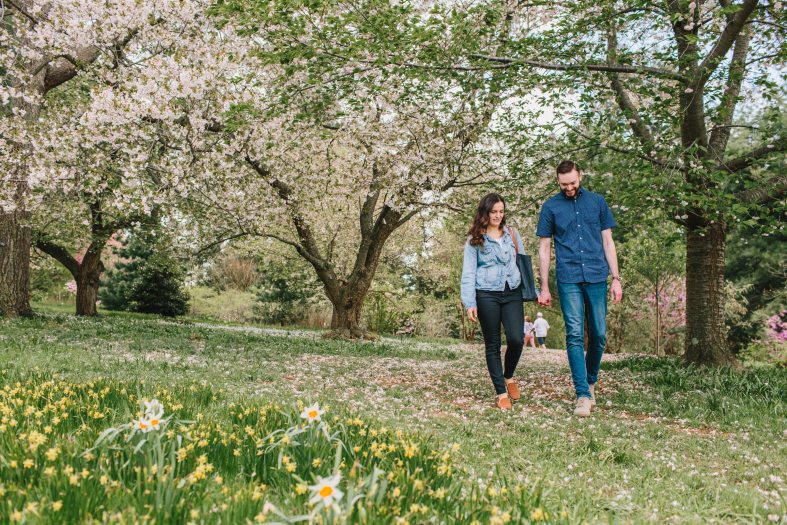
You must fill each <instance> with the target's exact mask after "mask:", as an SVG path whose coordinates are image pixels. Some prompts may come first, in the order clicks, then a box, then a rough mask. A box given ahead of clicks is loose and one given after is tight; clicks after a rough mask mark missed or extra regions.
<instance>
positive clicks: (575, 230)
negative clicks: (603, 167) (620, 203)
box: [536, 188, 617, 283]
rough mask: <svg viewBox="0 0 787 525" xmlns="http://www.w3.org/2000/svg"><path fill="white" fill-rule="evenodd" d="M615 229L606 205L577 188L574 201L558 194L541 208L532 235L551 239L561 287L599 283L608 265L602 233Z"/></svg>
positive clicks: (605, 277)
mask: <svg viewBox="0 0 787 525" xmlns="http://www.w3.org/2000/svg"><path fill="white" fill-rule="evenodd" d="M615 226H617V223H615V219H614V217H612V210H610V209H609V206H608V205H607V201H605V200H604V197H602V196H601V195H599V194H598V193H593V192H592V191H589V190H586V189H584V188H580V189H579V191H578V192H577V196H576V197H574V198H568V197H566V196H565V195H564V194H563V192H562V191H561V192H560V193H558V194H557V195H555V196H553V197H551V198H550V199H549V200H548V201H546V202H545V203H544V205H543V206H542V207H541V215H540V217H539V218H538V227H537V228H536V235H538V236H539V237H554V239H555V259H556V261H557V263H556V265H557V280H558V282H561V283H600V282H603V281H606V280H607V276H608V275H609V265H608V264H607V258H606V257H605V256H604V246H603V243H602V241H601V232H602V230H607V229H609V228H614V227H615Z"/></svg>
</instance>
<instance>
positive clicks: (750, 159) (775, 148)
mask: <svg viewBox="0 0 787 525" xmlns="http://www.w3.org/2000/svg"><path fill="white" fill-rule="evenodd" d="M784 151H787V136H782V137H780V138H779V139H778V140H775V141H773V142H771V143H768V144H764V145H762V146H760V147H759V148H756V149H753V150H751V151H749V152H747V153H744V154H743V155H741V156H739V157H736V158H734V159H730V160H728V161H727V162H722V163H721V164H720V168H721V169H723V170H725V171H728V172H730V173H737V172H739V171H741V170H744V169H746V168H748V167H749V166H751V165H752V164H754V163H755V162H757V161H758V160H760V159H763V158H765V157H767V156H769V155H771V154H773V153H782V152H784Z"/></svg>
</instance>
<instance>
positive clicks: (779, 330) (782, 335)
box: [766, 310, 787, 343]
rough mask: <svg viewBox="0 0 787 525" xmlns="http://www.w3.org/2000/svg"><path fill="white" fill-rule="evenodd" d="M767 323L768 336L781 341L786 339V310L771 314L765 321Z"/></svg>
mask: <svg viewBox="0 0 787 525" xmlns="http://www.w3.org/2000/svg"><path fill="white" fill-rule="evenodd" d="M766 324H767V325H768V332H767V333H768V337H769V338H771V339H773V340H774V341H777V342H779V343H783V342H785V341H787V310H782V311H781V312H779V313H777V314H774V315H772V316H771V317H769V318H768V320H767V321H766Z"/></svg>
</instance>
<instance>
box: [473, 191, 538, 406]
mask: <svg viewBox="0 0 787 525" xmlns="http://www.w3.org/2000/svg"><path fill="white" fill-rule="evenodd" d="M505 224H506V219H505V202H504V201H503V198H502V197H501V196H500V195H498V194H497V193H490V194H488V195H486V196H485V197H484V198H483V199H481V202H480V203H478V209H477V211H476V214H475V219H473V224H472V225H471V226H470V230H469V231H468V237H467V242H466V243H465V255H464V262H463V264H462V286H461V293H462V303H464V305H465V308H466V309H467V317H468V318H469V319H470V320H471V321H476V320H477V321H479V322H480V323H481V331H482V332H483V334H484V346H485V347H486V366H487V368H488V369H489V376H490V377H491V378H492V384H493V385H494V387H495V392H496V393H497V400H496V402H495V405H496V406H497V407H498V408H501V409H503V410H511V401H512V400H514V401H516V400H517V399H519V398H520V397H521V394H520V392H519V387H518V385H517V384H516V382H515V381H514V379H513V377H514V370H516V365H517V363H519V358H520V357H521V355H522V345H523V342H524V341H523V340H524V338H523V333H522V317H523V315H524V307H523V305H522V291H521V290H520V289H519V287H520V283H521V277H520V275H519V269H518V268H517V265H516V253H517V252H516V249H515V247H514V242H516V243H517V245H518V247H519V253H524V252H525V248H524V246H522V239H521V238H520V237H519V235H518V234H515V236H516V240H514V239H513V238H512V237H511V233H512V230H511V229H509V228H506V227H505ZM501 321H502V323H503V327H504V328H505V331H506V342H507V346H506V357H505V368H504V367H503V362H502V359H501V358H500V345H501V338H500V323H501Z"/></svg>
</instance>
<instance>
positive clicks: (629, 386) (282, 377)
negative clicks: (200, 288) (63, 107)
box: [0, 313, 787, 523]
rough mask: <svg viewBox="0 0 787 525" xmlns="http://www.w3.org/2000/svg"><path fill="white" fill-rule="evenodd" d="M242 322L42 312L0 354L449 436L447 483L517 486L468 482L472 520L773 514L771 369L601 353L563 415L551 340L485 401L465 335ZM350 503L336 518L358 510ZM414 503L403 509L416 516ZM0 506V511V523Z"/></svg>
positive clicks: (291, 504)
mask: <svg viewBox="0 0 787 525" xmlns="http://www.w3.org/2000/svg"><path fill="white" fill-rule="evenodd" d="M240 330H242V329H236V330H228V329H214V328H210V327H205V326H197V325H195V324H192V323H189V322H188V321H185V322H178V323H171V322H162V321H160V320H158V319H155V318H150V317H147V316H128V315H118V314H113V315H107V316H104V317H101V318H98V319H77V318H74V317H72V316H68V315H62V314H52V313H50V314H46V315H43V316H40V317H36V318H32V319H20V320H15V321H10V322H9V321H6V322H2V323H0V360H2V363H4V369H5V372H4V374H5V375H4V377H7V378H12V377H13V378H27V379H30V378H33V377H37V376H36V374H44V375H45V376H52V377H54V378H64V379H66V380H68V381H73V382H75V383H77V384H84V383H86V382H89V381H91V380H96V378H102V379H100V381H103V383H102V384H106V385H107V386H109V387H110V388H112V389H113V392H114V391H120V390H121V389H122V388H126V390H127V391H128V392H132V393H134V390H133V388H132V385H136V384H139V383H140V381H143V380H144V382H145V383H144V385H143V387H142V388H144V389H146V390H145V391H146V392H151V391H153V389H155V385H166V386H167V387H168V388H169V389H171V390H174V391H178V392H183V391H184V390H187V389H188V387H189V385H198V387H199V388H200V389H202V390H200V392H203V391H204V392H209V393H210V394H206V393H204V392H203V393H202V394H200V396H201V397H200V399H201V401H198V400H195V401H194V403H193V406H192V402H191V401H185V402H183V405H184V408H183V414H182V415H181V414H178V417H182V418H187V417H194V415H195V413H196V412H198V411H201V412H202V413H203V416H205V415H207V414H211V417H212V418H215V419H216V421H228V420H230V419H231V418H232V416H231V415H230V410H231V409H230V408H229V407H230V405H231V404H232V403H236V404H240V403H246V404H253V405H254V406H255V407H258V408H261V407H265V406H269V405H270V404H278V405H280V406H282V407H284V409H285V412H286V410H293V409H292V407H293V406H295V404H296V403H297V402H298V400H301V401H302V402H310V401H319V402H320V403H321V404H322V405H323V406H325V405H329V406H330V410H329V413H331V414H335V415H337V416H339V417H340V419H342V418H345V417H347V416H352V417H356V416H357V417H360V418H362V420H363V421H364V424H367V425H369V426H373V427H376V428H380V427H383V426H385V427H387V428H388V429H390V430H392V431H396V430H401V431H402V432H404V433H406V435H407V436H408V439H413V440H415V441H417V442H418V443H421V444H423V446H425V447H427V448H429V449H430V450H446V449H447V448H448V447H450V446H451V444H453V443H455V442H456V443H458V444H459V450H458V451H456V452H455V453H453V454H452V457H453V464H454V465H455V467H456V476H455V478H456V481H455V483H459V485H456V486H454V485H452V487H453V488H452V490H454V489H455V490H461V491H465V493H467V494H469V493H470V492H468V491H470V490H471V489H472V490H476V489H477V487H478V486H479V481H478V480H479V479H480V480H481V483H482V485H483V486H490V485H491V486H497V487H503V486H505V487H509V488H510V493H513V492H514V491H518V492H517V498H515V499H511V498H512V497H509V496H506V497H505V498H503V499H500V495H499V494H497V495H495V496H489V495H488V494H487V495H486V496H484V497H485V498H486V499H485V500H484V505H485V506H482V507H478V508H473V509H472V511H473V512H480V511H479V509H481V508H483V509H485V510H484V512H487V514H483V515H479V516H480V517H478V519H480V520H481V521H482V522H483V523H488V522H490V520H491V519H492V514H491V512H492V510H491V508H492V507H493V506H495V505H497V506H499V507H500V509H501V511H504V510H508V511H511V512H512V513H513V514H512V515H511V518H512V522H527V521H529V520H530V519H531V518H534V519H535V518H538V517H539V515H538V513H536V514H532V513H533V512H534V511H535V509H537V508H543V509H544V511H545V512H547V513H548V514H549V521H555V520H558V521H559V520H561V518H560V514H559V513H560V511H562V510H566V512H567V513H568V516H567V517H566V518H565V520H566V521H568V522H571V523H574V522H581V521H588V522H603V523H608V522H609V523H648V522H662V521H666V522H669V521H674V522H687V523H709V522H716V523H730V522H751V523H755V522H762V521H766V520H767V519H768V516H771V518H773V516H778V519H780V520H781V519H787V518H783V516H784V515H785V514H786V513H787V510H785V497H786V496H787V485H786V484H785V479H784V478H786V477H787V476H785V475H784V474H783V473H784V472H785V471H787V444H786V442H787V434H785V431H787V398H785V393H786V392H787V372H786V371H785V370H784V369H776V368H757V369H756V370H755V369H752V370H744V371H742V372H736V371H731V370H707V369H695V368H685V367H683V366H682V365H681V364H680V362H678V361H675V360H659V359H649V358H641V357H630V358H625V359H620V360H609V361H607V360H605V362H604V364H603V365H602V375H601V380H600V383H599V386H598V391H597V394H598V398H599V406H598V409H597V410H596V411H595V412H594V414H593V415H592V417H590V418H588V419H587V420H578V419H576V418H574V417H573V416H572V415H571V408H572V404H571V388H570V379H569V376H568V369H567V366H566V364H565V358H564V356H563V355H562V353H560V352H558V351H553V352H547V353H544V352H538V353H532V352H526V353H525V355H524V357H523V361H522V364H521V366H520V370H519V371H518V373H517V376H518V377H519V378H520V379H521V380H522V384H523V386H524V390H525V392H526V394H525V395H526V400H525V401H524V402H519V403H517V404H516V406H515V410H514V411H513V412H512V413H502V412H499V411H497V410H494V409H493V408H492V407H491V405H492V398H493V395H492V389H491V385H490V382H489V378H488V376H487V373H486V369H485V366H484V362H483V354H482V350H481V347H480V345H478V344H476V345H459V344H450V343H449V342H447V341H423V340H418V339H405V340H383V341H381V342H378V343H363V344H354V343H347V342H341V341H328V340H323V339H320V338H319V337H317V336H313V335H311V334H309V333H307V334H305V336H304V337H293V336H290V337H284V336H276V335H270V333H268V332H264V331H258V332H256V333H255V332H248V333H247V332H243V331H240ZM5 381H6V383H8V382H10V381H11V380H10V379H8V380H5ZM204 385H210V388H208V387H206V386H204ZM213 396H215V399H213ZM185 399H189V398H188V396H187V397H186V398H185ZM123 403H125V405H123ZM128 404H129V401H128V400H124V401H122V403H121V401H118V405H117V406H115V407H114V408H112V410H114V411H115V412H113V413H114V414H117V415H118V417H119V416H120V413H121V412H123V410H127V408H126V409H124V408H122V406H128ZM189 407H191V408H189ZM287 407H290V408H287ZM109 419H112V418H109ZM118 421H121V422H122V421H125V420H123V419H122V418H119V419H118V420H117V421H115V420H112V421H102V422H101V425H92V426H90V429H91V430H90V432H92V434H91V433H88V434H89V436H91V437H95V435H96V433H97V432H98V430H99V429H100V428H103V426H106V425H107V424H109V423H111V424H117V423H118ZM102 425H103V426H102ZM267 430H270V428H266V431H267ZM261 431H262V430H261ZM88 441H90V440H89V439H88V440H86V441H79V446H86V445H87V442H88ZM367 445H368V444H367ZM367 445H362V446H364V447H366V446H367ZM75 446H76V445H75ZM359 446H361V445H359ZM77 448H78V447H77ZM74 450H76V449H74ZM2 453H3V452H2V451H1V450H0V454H2ZM427 455H428V453H427ZM249 465H252V463H249ZM246 468H247V469H248V467H246ZM366 468H367V469H368V465H367V467H366ZM381 468H384V469H385V468H388V467H381ZM222 472H223V473H224V474H223V476H224V478H225V485H232V490H233V491H236V492H243V491H246V492H243V493H244V494H245V493H248V491H249V490H250V489H248V487H247V486H246V483H247V481H248V480H246V479H245V478H244V474H243V473H241V471H240V470H238V469H235V470H233V469H228V470H225V471H222ZM243 472H248V470H244V471H243ZM301 474H302V475H303V476H307V477H308V476H309V475H310V474H311V472H310V471H309V470H306V471H303V472H301ZM366 474H368V470H367V471H366ZM260 475H261V474H260ZM321 475H324V474H321ZM361 478H362V476H361V477H359V479H361ZM3 482H4V483H5V480H4V481H3ZM309 483H312V481H311V480H309ZM452 483H454V482H452ZM6 485H7V486H8V483H6ZM460 485H461V486H460ZM282 487H284V488H281V489H276V490H274V491H273V493H274V496H272V497H273V499H274V500H275V501H276V502H278V505H281V506H283V507H284V508H286V509H288V510H290V511H292V512H295V511H296V510H297V509H298V508H301V507H303V508H304V509H305V510H308V509H309V507H308V505H306V504H305V503H304V502H303V501H302V500H298V499H291V498H289V496H287V497H285V495H289V494H290V492H291V489H292V486H291V485H286V486H285V485H282ZM457 487H459V488H457ZM6 491H7V493H8V494H10V492H9V491H8V488H6ZM277 491H278V492H277ZM143 495H144V494H143ZM244 497H245V496H244ZM129 498H131V496H129ZM288 498H289V499H288ZM240 499H241V500H243V501H246V500H245V499H243V497H242V498H240ZM122 501H123V502H124V505H126V506H128V507H134V509H136V510H134V512H135V513H136V514H134V515H135V516H140V515H144V512H143V510H144V503H140V501H141V500H139V499H134V498H131V499H124V500H122ZM184 501H191V500H189V499H188V497H186V500H184ZM408 501H409V500H408ZM419 501H420V500H419ZM424 501H425V500H424ZM261 504H262V503H261V502H260V501H252V502H246V503H243V505H239V507H238V508H239V509H240V508H241V507H242V508H243V509H246V510H244V511H243V512H241V511H240V510H238V511H237V512H241V513H240V514H236V515H233V517H232V518H230V517H229V515H224V514H221V513H218V514H216V515H215V516H213V517H212V518H204V519H206V520H207V521H206V522H216V521H217V520H218V519H224V520H225V522H226V520H234V519H240V522H243V520H244V519H246V518H245V517H248V516H251V513H252V511H256V512H255V513H254V516H256V513H258V512H259V511H260V506H261ZM408 504H409V503H408ZM424 504H425V505H426V503H424ZM139 505H143V506H142V507H140V506H139ZM184 505H185V506H184V508H186V507H188V506H189V505H191V504H188V505H186V504H184ZM455 505H456V509H461V508H465V509H466V507H461V506H460V505H459V503H458V502H456V503H455ZM388 506H389V507H390V505H388ZM429 507H430V509H432V510H430V512H434V513H435V514H434V516H435V519H436V520H437V522H445V521H451V520H452V519H453V520H454V521H455V522H457V523H462V522H464V518H461V519H460V518H458V517H456V518H448V517H447V516H449V514H448V513H449V511H448V510H446V509H447V507H446V508H444V509H443V510H440V511H439V512H438V510H435V509H436V507H435V505H434V504H433V503H429ZM520 507H521V508H523V509H524V510H519V509H520ZM400 510H401V509H400ZM388 511H390V509H387V510H386V512H388ZM1 512H2V511H0V513H1ZM83 512H84V511H83ZM117 512H120V511H117ZM123 512H125V511H123ZM129 512H130V511H129ZM375 512H379V509H378V510H377V511H375ZM457 512H459V510H457ZM244 513H245V514H244ZM201 515H202V516H203V517H204V513H203V514H201ZM428 515H429V516H431V515H433V514H428ZM460 515H463V514H461V512H460V513H459V514H456V516H460ZM80 516H82V517H83V518H84V516H85V515H84V514H81V515H80ZM222 516H223V518H222ZM348 516H349V515H348ZM353 516H354V517H351V518H350V520H351V521H362V520H361V519H360V517H358V516H356V515H353ZM382 516H387V517H385V518H383V517H382ZM392 516H393V515H389V514H384V513H383V514H379V515H378V517H379V519H378V521H379V522H383V523H385V522H388V521H386V520H389V521H390V522H393V521H392V520H393V517H392ZM425 516H427V515H426V514H425V515H424V516H420V517H419V515H415V516H410V517H409V519H410V521H411V522H412V523H421V522H423V521H426V517H425ZM463 516H464V515H463ZM484 516H485V517H484ZM241 518H242V519H241ZM346 518H347V516H345V517H344V518H342V519H346ZM4 519H5V518H4V517H3V516H2V515H0V522H2V521H3V520H4ZM80 519H81V518H80ZM325 519H329V518H327V517H326V518H325ZM175 521H177V520H175ZM198 521H199V520H197V522H198ZM372 522H375V521H372Z"/></svg>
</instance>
